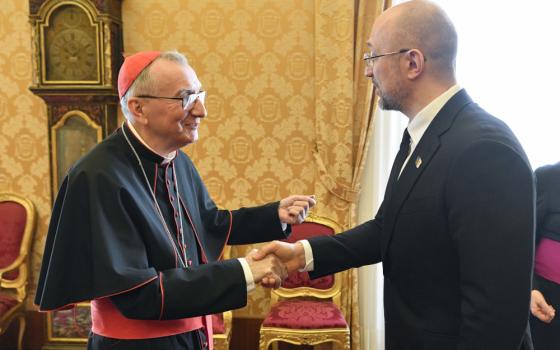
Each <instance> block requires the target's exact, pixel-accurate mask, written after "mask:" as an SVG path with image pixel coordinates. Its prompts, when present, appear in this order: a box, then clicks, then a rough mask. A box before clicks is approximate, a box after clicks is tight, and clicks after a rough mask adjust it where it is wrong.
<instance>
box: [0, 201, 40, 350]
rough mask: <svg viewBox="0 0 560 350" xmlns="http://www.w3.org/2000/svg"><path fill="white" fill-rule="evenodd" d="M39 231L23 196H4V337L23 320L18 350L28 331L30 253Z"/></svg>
mask: <svg viewBox="0 0 560 350" xmlns="http://www.w3.org/2000/svg"><path fill="white" fill-rule="evenodd" d="M34 227H35V209H34V208H33V204H32V203H31V202H30V201H29V200H27V199H25V198H21V197H19V196H16V195H14V194H8V193H0V334H2V333H3V332H4V331H6V329H7V328H8V326H9V325H10V322H12V320H15V319H18V320H19V335H18V350H22V341H23V332H24V331H25V298H26V296H27V290H26V286H27V276H28V270H29V251H30V249H31V237H32V234H33V229H34Z"/></svg>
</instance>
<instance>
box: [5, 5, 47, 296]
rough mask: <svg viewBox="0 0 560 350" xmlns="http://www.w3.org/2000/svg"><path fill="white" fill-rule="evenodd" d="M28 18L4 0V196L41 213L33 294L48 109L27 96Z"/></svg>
mask: <svg viewBox="0 0 560 350" xmlns="http://www.w3.org/2000/svg"><path fill="white" fill-rule="evenodd" d="M28 16H29V9H28V3H27V1H21V0H3V1H2V4H1V5H0V192H12V193H16V194H19V195H22V196H24V197H26V198H28V199H30V200H31V201H32V202H33V204H34V205H35V208H36V209H37V219H38V220H37V228H36V239H35V240H34V242H33V256H32V281H31V285H30V287H29V288H30V290H35V285H36V282H35V281H36V278H37V271H38V269H39V266H40V263H41V256H42V254H43V244H44V243H43V241H44V239H43V238H44V236H45V233H46V230H47V225H48V220H49V217H50V211H51V196H50V170H49V154H48V134H47V132H48V127H47V108H46V105H45V104H44V102H43V100H41V99H40V98H39V97H36V96H35V95H33V94H32V93H31V92H30V91H29V90H28V86H29V85H30V84H31V26H30V24H29V19H28ZM31 297H33V295H32V296H31ZM30 300H32V299H30ZM31 304H32V303H31V301H30V302H29V306H31Z"/></svg>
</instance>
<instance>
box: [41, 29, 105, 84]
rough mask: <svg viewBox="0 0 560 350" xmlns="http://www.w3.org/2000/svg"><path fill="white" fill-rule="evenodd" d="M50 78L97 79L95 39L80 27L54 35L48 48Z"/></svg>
mask: <svg viewBox="0 0 560 350" xmlns="http://www.w3.org/2000/svg"><path fill="white" fill-rule="evenodd" d="M47 51H48V57H49V58H50V60H49V61H48V65H47V72H48V76H49V80H72V81H80V80H96V79H97V46H96V42H95V39H94V38H92V37H91V36H89V35H87V33H85V32H83V31H81V30H79V29H66V30H63V31H61V32H60V33H57V35H56V36H54V38H53V40H52V42H51V44H50V47H49V48H48V49H47Z"/></svg>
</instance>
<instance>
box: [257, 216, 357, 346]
mask: <svg viewBox="0 0 560 350" xmlns="http://www.w3.org/2000/svg"><path fill="white" fill-rule="evenodd" d="M340 231H341V228H340V227H339V225H338V224H337V223H336V222H334V221H332V220H330V219H327V218H321V217H317V216H313V215H310V216H309V217H308V218H307V219H306V221H305V222H304V223H302V224H301V225H294V226H292V234H291V236H290V238H289V239H287V240H286V241H288V242H295V241H297V240H301V239H307V238H310V237H313V236H318V235H321V236H324V235H334V234H335V233H336V232H340ZM340 289H341V281H340V278H339V276H338V275H337V274H334V275H327V276H324V277H321V278H317V279H315V280H310V279H309V274H308V273H307V272H294V273H292V274H290V275H289V276H288V278H287V279H286V280H285V281H284V282H282V287H281V288H279V289H277V290H272V292H271V308H270V311H269V313H268V314H267V315H266V318H265V319H264V321H263V323H262V326H261V329H260V341H259V347H260V350H266V349H268V347H269V346H270V345H271V344H272V343H274V342H279V341H282V342H287V343H291V344H298V345H316V344H320V343H326V342H333V343H336V344H338V345H340V347H341V348H342V349H345V350H350V329H349V328H348V322H346V319H345V317H344V314H343V312H342V311H341V309H340V305H341V304H340Z"/></svg>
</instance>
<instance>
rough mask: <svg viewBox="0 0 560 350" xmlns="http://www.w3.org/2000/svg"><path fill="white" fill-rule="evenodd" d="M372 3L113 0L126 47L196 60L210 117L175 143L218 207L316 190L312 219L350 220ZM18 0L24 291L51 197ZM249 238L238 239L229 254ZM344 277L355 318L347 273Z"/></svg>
mask: <svg viewBox="0 0 560 350" xmlns="http://www.w3.org/2000/svg"><path fill="white" fill-rule="evenodd" d="M358 3H360V6H356V5H357V4H358ZM383 3H384V2H383V1H377V0H364V1H362V2H360V1H350V0H204V1H203V0H197V1H187V0H165V1H163V0H124V1H123V2H122V20H123V31H124V33H123V35H124V50H125V54H127V53H128V54H131V53H135V52H137V51H140V50H173V49H176V50H178V51H180V52H182V53H184V54H185V55H186V56H187V57H188V59H189V61H190V64H191V65H192V66H193V68H194V69H195V70H196V72H197V74H198V76H199V78H200V80H201V82H202V83H203V86H204V89H205V90H207V92H208V95H207V100H206V101H207V102H206V104H207V108H208V117H207V118H206V119H205V120H204V121H203V122H202V124H201V128H200V140H199V142H197V143H196V144H194V145H190V146H189V147H187V148H186V150H185V151H186V152H187V153H188V154H189V155H190V156H191V157H192V158H193V160H194V162H195V164H196V166H197V167H198V169H199V171H200V173H201V175H202V177H203V179H204V180H205V183H206V185H207V186H208V189H209V191H210V193H211V195H212V196H213V198H214V200H215V201H216V202H217V203H218V205H220V206H222V207H226V208H231V209H234V208H238V207H240V206H251V205H256V204H261V203H265V202H269V201H274V200H278V199H280V198H282V197H285V196H287V195H289V194H295V193H303V194H315V195H317V197H318V200H319V204H318V205H317V207H316V208H315V210H314V211H315V213H316V214H317V215H320V216H326V217H329V218H331V219H333V220H335V221H337V222H338V223H339V224H340V225H341V226H343V227H349V226H350V225H351V224H352V221H353V219H352V217H353V216H352V212H353V210H354V209H355V208H354V207H353V205H352V203H354V201H355V199H356V198H357V193H358V191H359V182H360V181H359V178H360V177H359V170H358V171H357V170H356V169H359V168H360V165H359V159H361V157H362V156H361V155H358V156H357V155H356V154H357V152H356V150H357V149H359V148H360V147H361V148H362V149H363V148H364V142H366V141H367V137H365V138H364V135H368V133H367V132H365V131H367V130H369V128H370V126H368V125H369V124H368V123H367V120H368V118H369V117H368V114H367V108H370V107H371V106H370V105H368V101H370V100H371V97H370V95H371V90H369V91H368V92H367V93H364V92H363V91H365V90H364V89H362V87H363V85H361V84H360V86H359V90H360V91H362V92H361V94H358V93H357V90H358V85H357V83H356V79H355V77H356V76H360V75H361V72H363V66H361V65H360V64H361V54H362V52H357V51H359V50H361V49H362V46H361V44H360V45H357V44H356V42H358V41H359V42H360V43H361V42H362V41H365V39H363V38H362V37H360V36H361V35H363V34H360V33H363V32H364V29H363V28H369V26H370V25H371V22H372V21H373V16H369V17H368V15H363V14H362V13H361V12H362V11H364V12H366V13H370V12H371V13H376V12H375V11H370V8H374V7H379V4H383ZM27 6H28V2H27V1H22V0H2V5H1V6H0V48H1V49H0V191H10V192H15V193H18V194H21V195H24V196H26V197H28V198H30V199H31V200H32V201H33V203H34V204H35V205H36V207H37V209H38V219H39V220H38V227H37V233H36V239H35V244H34V248H33V260H32V264H33V269H32V270H33V282H32V286H31V289H32V290H34V289H35V283H36V282H35V280H36V278H37V272H38V270H39V265H40V261H41V255H42V250H43V244H44V238H45V234H46V229H47V225H48V220H49V215H50V210H51V204H50V203H51V198H50V194H49V193H50V188H49V186H50V185H49V183H50V182H49V177H50V172H49V156H48V145H47V142H48V141H47V140H48V137H47V116H46V107H45V104H44V103H43V102H42V100H41V99H39V98H38V97H35V96H34V95H33V94H32V93H31V92H29V90H28V89H27V88H28V86H29V85H30V84H31V47H30V46H31V39H30V37H31V28H30V25H29V22H28V17H27V16H28V8H27ZM358 9H359V10H358ZM358 27H359V28H358ZM368 30H369V29H367V30H366V31H368ZM356 33H358V34H356ZM356 36H358V38H357V37H356ZM356 57H357V58H356ZM368 94H369V95H368ZM368 106H369V107H368ZM364 111H365V112H364ZM362 121H365V122H363V123H362ZM364 140H365V141H364ZM360 152H361V151H360ZM250 248H251V247H249V246H247V247H236V248H234V249H233V251H232V255H233V256H242V255H245V253H246V252H247V251H248V250H249V249H250ZM345 278H347V281H348V283H346V285H345V286H346V290H348V291H349V292H348V297H347V298H345V300H346V306H347V307H348V310H352V311H348V312H352V313H353V315H352V319H353V320H355V319H356V314H357V307H356V305H357V301H356V299H355V289H353V287H352V286H354V285H355V283H356V280H355V274H354V275H352V274H351V273H349V274H348V276H346V277H345ZM268 293H269V292H268V291H267V290H264V289H262V288H257V290H256V291H254V292H252V293H251V294H250V296H249V305H248V307H246V308H244V309H242V310H238V311H236V312H235V316H236V317H257V318H261V317H263V316H264V314H265V313H266V312H267V311H268V309H269V296H268ZM30 306H31V305H30ZM356 338H357V337H356ZM356 341H357V340H356V339H353V342H356Z"/></svg>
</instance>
